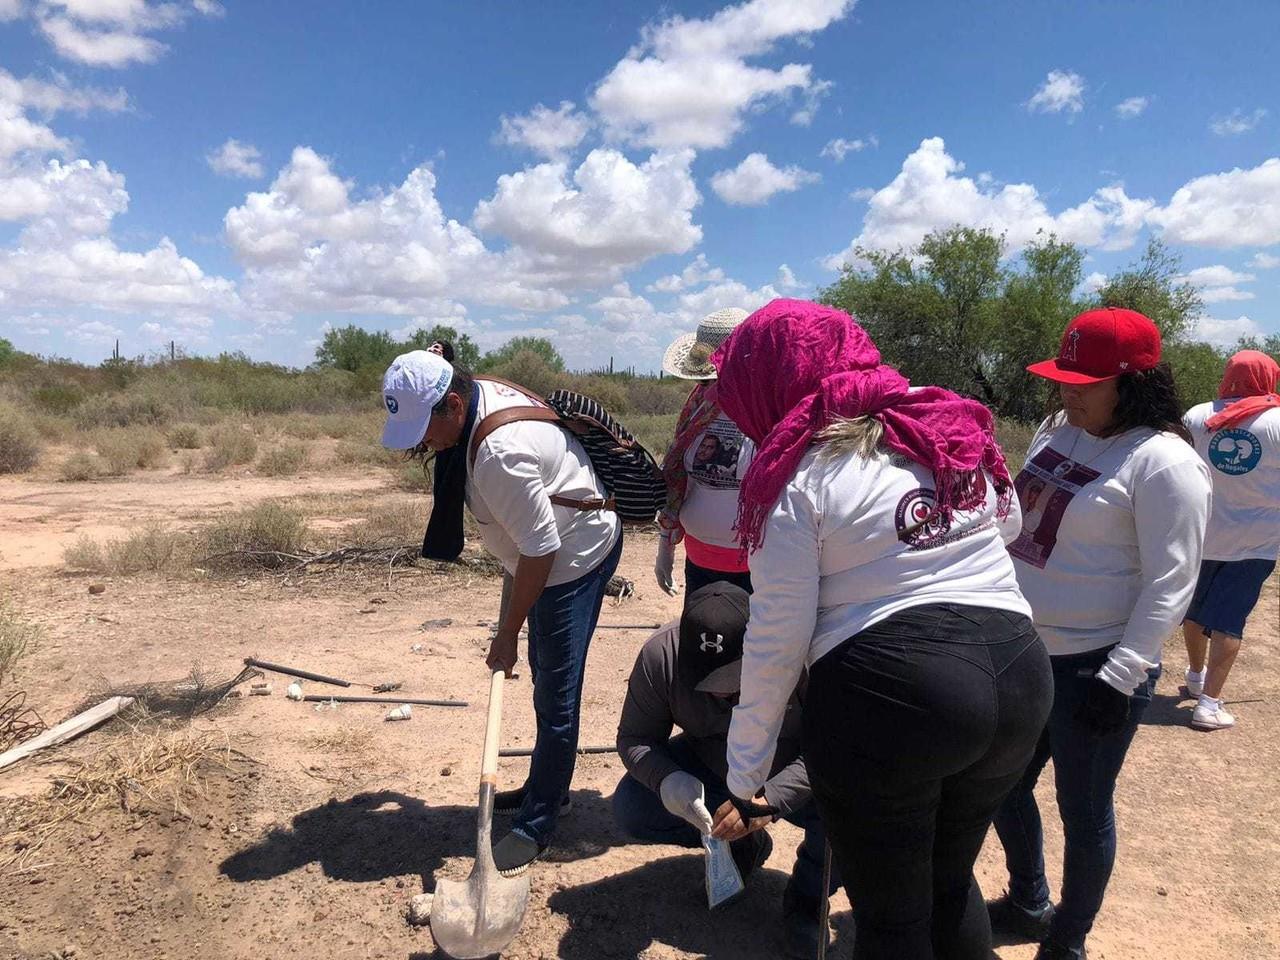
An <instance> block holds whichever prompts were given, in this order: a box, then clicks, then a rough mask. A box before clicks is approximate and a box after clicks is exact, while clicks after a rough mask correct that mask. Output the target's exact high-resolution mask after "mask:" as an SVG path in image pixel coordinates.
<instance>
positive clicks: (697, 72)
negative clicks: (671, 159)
mask: <svg viewBox="0 0 1280 960" xmlns="http://www.w3.org/2000/svg"><path fill="white" fill-rule="evenodd" d="M852 7H853V0H750V2H747V3H741V4H738V5H736V6H731V7H726V8H724V9H722V10H720V11H718V12H717V13H715V14H714V15H713V16H711V17H709V18H707V19H705V20H687V19H685V18H684V17H681V16H678V15H677V16H673V17H671V18H670V19H668V20H665V21H663V22H661V23H659V24H656V25H651V26H649V27H646V28H645V30H644V33H643V35H642V37H641V41H640V43H638V44H637V45H636V46H635V47H633V48H632V49H631V50H630V51H629V52H628V53H627V56H626V57H625V58H624V59H622V60H621V61H619V62H618V64H617V65H615V66H614V68H613V70H612V71H610V73H609V75H608V76H606V77H605V78H604V80H602V81H601V82H600V84H599V85H598V86H597V87H596V89H595V91H594V93H593V94H592V96H591V106H592V108H593V109H594V110H595V111H596V113H597V114H598V115H599V116H600V118H601V119H602V121H603V122H604V124H605V129H606V131H607V132H608V133H609V135H610V136H612V137H614V138H617V139H620V140H624V141H626V142H630V143H635V144H639V145H642V146H649V147H657V148H678V147H695V148H699V149H709V148H714V147H723V146H726V145H727V144H728V143H729V142H730V141H731V140H732V139H733V137H734V135H735V134H736V133H737V132H738V131H739V130H740V129H741V128H742V126H743V123H744V115H745V114H746V113H747V112H748V111H749V110H752V109H757V108H760V107H763V106H764V105H766V104H768V103H769V102H771V101H776V100H778V99H780V98H782V97H785V96H788V95H792V94H801V95H803V96H805V98H806V100H805V105H804V106H802V107H801V108H800V110H798V111H797V113H796V114H795V116H794V119H795V120H796V122H801V123H803V122H805V120H806V119H812V116H813V110H814V109H816V105H817V102H818V100H819V99H820V98H821V96H822V94H823V93H825V92H826V89H827V87H826V86H825V85H824V82H823V81H821V80H816V79H815V78H814V77H813V75H812V67H811V66H810V65H808V64H797V63H788V64H785V65H783V66H781V67H778V68H777V69H772V68H768V67H760V66H753V65H751V64H750V63H748V62H747V61H748V60H749V59H752V58H756V57H760V56H762V55H764V54H767V53H769V52H771V51H772V50H773V48H774V46H775V45H776V44H777V43H778V42H779V41H781V40H786V39H789V38H804V37H806V36H809V35H811V34H813V33H816V32H818V31H820V30H823V29H825V28H826V27H828V26H829V25H830V24H832V23H834V22H835V21H837V20H839V19H841V18H842V17H844V16H845V14H847V13H848V12H849V10H850V9H851V8H852Z"/></svg>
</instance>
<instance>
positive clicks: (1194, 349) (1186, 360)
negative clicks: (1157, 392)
mask: <svg viewBox="0 0 1280 960" xmlns="http://www.w3.org/2000/svg"><path fill="white" fill-rule="evenodd" d="M1163 352H1164V359H1165V360H1167V361H1168V362H1169V366H1170V367H1172V368H1173V377H1174V380H1175V381H1176V382H1177V384H1178V397H1179V398H1180V399H1181V400H1182V405H1183V407H1186V408H1190V407H1194V406H1195V405H1196V404H1197V403H1204V402H1205V401H1206V400H1212V399H1214V398H1215V397H1217V395H1218V384H1219V383H1221V382H1222V370H1223V368H1224V367H1225V366H1226V357H1224V356H1223V355H1222V352H1221V351H1219V350H1218V349H1217V348H1216V347H1214V346H1212V345H1210V344H1208V343H1199V342H1196V341H1189V340H1183V341H1175V342H1173V343H1168V344H1165V345H1164V351H1163Z"/></svg>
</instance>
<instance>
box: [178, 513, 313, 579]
mask: <svg viewBox="0 0 1280 960" xmlns="http://www.w3.org/2000/svg"><path fill="white" fill-rule="evenodd" d="M306 539H307V521H306V518H305V517H303V516H302V514H301V513H299V512H298V511H296V510H293V509H290V508H288V507H285V506H283V505H281V504H279V503H272V502H270V501H268V502H266V503H260V504H258V505H257V506H254V507H250V508H249V509H247V510H242V511H240V512H239V513H236V514H233V515H231V516H229V517H226V518H224V519H222V520H219V521H217V522H216V523H213V524H211V525H210V526H208V527H206V528H205V529H204V530H202V531H201V532H200V533H199V534H198V535H197V548H196V555H197V557H198V558H199V559H200V560H201V562H207V563H209V564H210V565H211V566H214V567H234V566H243V565H245V564H249V565H258V566H273V565H275V564H274V562H273V559H272V558H270V557H262V556H259V557H257V558H254V557H235V556H227V554H255V553H256V554H264V553H266V554H273V553H282V554H296V553H297V552H298V551H299V550H301V549H303V547H304V545H305V543H306Z"/></svg>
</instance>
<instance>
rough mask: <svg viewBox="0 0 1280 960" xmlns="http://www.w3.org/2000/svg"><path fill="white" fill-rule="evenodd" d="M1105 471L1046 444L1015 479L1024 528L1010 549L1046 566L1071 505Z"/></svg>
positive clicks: (1024, 558)
mask: <svg viewBox="0 0 1280 960" xmlns="http://www.w3.org/2000/svg"><path fill="white" fill-rule="evenodd" d="M1100 476H1102V474H1100V473H1098V471H1097V470H1091V469H1090V468H1088V467H1086V466H1084V465H1083V464H1079V463H1076V462H1075V461H1074V460H1068V459H1067V458H1066V457H1064V456H1063V455H1062V454H1060V453H1058V452H1057V451H1056V450H1052V449H1050V448H1049V447H1045V448H1044V449H1043V450H1041V451H1040V452H1039V453H1037V454H1036V455H1035V456H1034V457H1032V458H1031V459H1030V460H1028V461H1027V464H1026V466H1024V467H1023V468H1022V471H1021V472H1020V473H1019V474H1018V476H1017V479H1015V480H1014V481H1013V486H1014V489H1015V490H1017V492H1018V503H1019V505H1020V506H1021V507H1022V532H1021V533H1019V534H1018V539H1016V540H1014V541H1013V543H1011V544H1009V553H1011V554H1012V555H1013V556H1015V557H1017V558H1018V559H1019V560H1022V561H1024V562H1026V563H1029V564H1031V565H1032V566H1034V567H1040V568H1042V569H1043V567H1044V566H1045V564H1047V563H1048V562H1049V557H1050V556H1051V555H1052V554H1053V548H1054V546H1055V545H1056V544H1057V542H1058V528H1059V527H1060V526H1061V525H1062V517H1063V514H1065V513H1066V512H1067V506H1068V505H1069V504H1070V503H1071V501H1072V499H1074V497H1075V495H1076V494H1077V493H1079V492H1080V490H1081V489H1082V488H1083V487H1084V486H1085V485H1086V484H1089V483H1092V482H1093V481H1094V480H1097V479H1098V477H1100Z"/></svg>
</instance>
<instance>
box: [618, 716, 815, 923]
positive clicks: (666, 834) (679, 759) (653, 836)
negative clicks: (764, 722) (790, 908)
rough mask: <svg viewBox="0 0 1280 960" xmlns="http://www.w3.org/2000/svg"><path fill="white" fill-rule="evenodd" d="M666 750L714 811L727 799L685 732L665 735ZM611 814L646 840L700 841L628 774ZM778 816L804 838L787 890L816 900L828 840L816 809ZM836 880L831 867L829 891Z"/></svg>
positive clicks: (678, 843) (726, 790) (684, 843)
mask: <svg viewBox="0 0 1280 960" xmlns="http://www.w3.org/2000/svg"><path fill="white" fill-rule="evenodd" d="M665 749H666V753H667V755H668V756H669V757H671V759H672V760H674V761H675V762H676V763H678V764H679V765H680V768H681V769H682V770H684V771H685V772H686V773H691V774H693V775H694V776H695V777H697V778H698V779H699V780H701V781H702V784H703V786H704V787H705V788H706V796H707V809H708V810H710V811H711V812H712V813H713V814H714V813H715V812H716V810H717V809H718V808H719V807H720V805H721V804H722V803H724V802H725V801H726V800H728V799H729V788H728V787H727V786H726V785H725V782H724V778H723V777H718V776H716V775H715V774H714V773H712V772H711V770H709V769H708V768H707V767H706V766H705V765H704V764H703V763H702V761H700V760H699V759H698V757H697V755H696V754H695V753H694V752H693V750H692V749H690V747H689V743H688V741H687V740H686V739H685V737H684V736H683V735H680V736H676V737H672V738H671V739H670V740H668V741H667V744H666V748H665ZM613 819H614V822H616V823H617V824H618V826H619V827H620V828H621V829H622V831H623V832H624V833H626V834H627V836H629V837H631V838H633V839H635V840H641V841H644V842H645V843H670V844H673V845H675V846H678V847H697V846H700V845H701V842H702V841H701V839H700V837H699V836H698V831H697V830H696V829H694V828H693V827H692V826H691V825H690V824H689V822H688V821H687V820H685V819H683V818H682V817H677V816H676V815H675V814H673V813H671V812H670V811H668V810H667V808H666V807H664V806H663V805H662V799H661V798H660V797H659V796H658V795H657V794H656V793H654V792H653V791H652V790H650V789H649V788H648V787H647V786H645V785H644V784H643V783H641V782H640V781H639V780H636V779H635V778H634V777H632V776H631V775H630V774H627V775H626V776H624V777H623V778H622V780H621V781H620V782H619V783H618V788H617V789H616V790H614V792H613ZM782 819H784V820H786V821H787V822H788V823H792V824H795V825H796V826H797V827H799V828H800V829H801V830H803V831H804V840H803V841H801V843H800V846H799V847H798V848H797V850H796V863H795V866H794V867H793V868H792V870H791V883H790V886H791V889H792V890H793V891H794V892H795V893H797V894H798V895H799V896H801V897H802V898H804V899H805V900H806V901H809V902H811V903H812V902H817V901H818V899H819V898H820V897H821V896H822V853H823V850H824V849H825V848H826V841H827V837H826V833H825V831H824V830H823V828H822V819H821V818H820V817H819V816H818V808H817V807H816V806H814V804H813V802H812V801H810V802H809V803H806V804H805V805H804V806H802V807H800V809H798V810H794V811H792V812H791V813H789V814H787V815H786V816H785V817H783V818H782ZM839 885H840V878H839V877H838V876H837V875H836V872H835V869H834V868H833V869H832V871H831V890H832V891H834V890H835V889H836V888H837V887H839ZM829 892H830V891H829Z"/></svg>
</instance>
